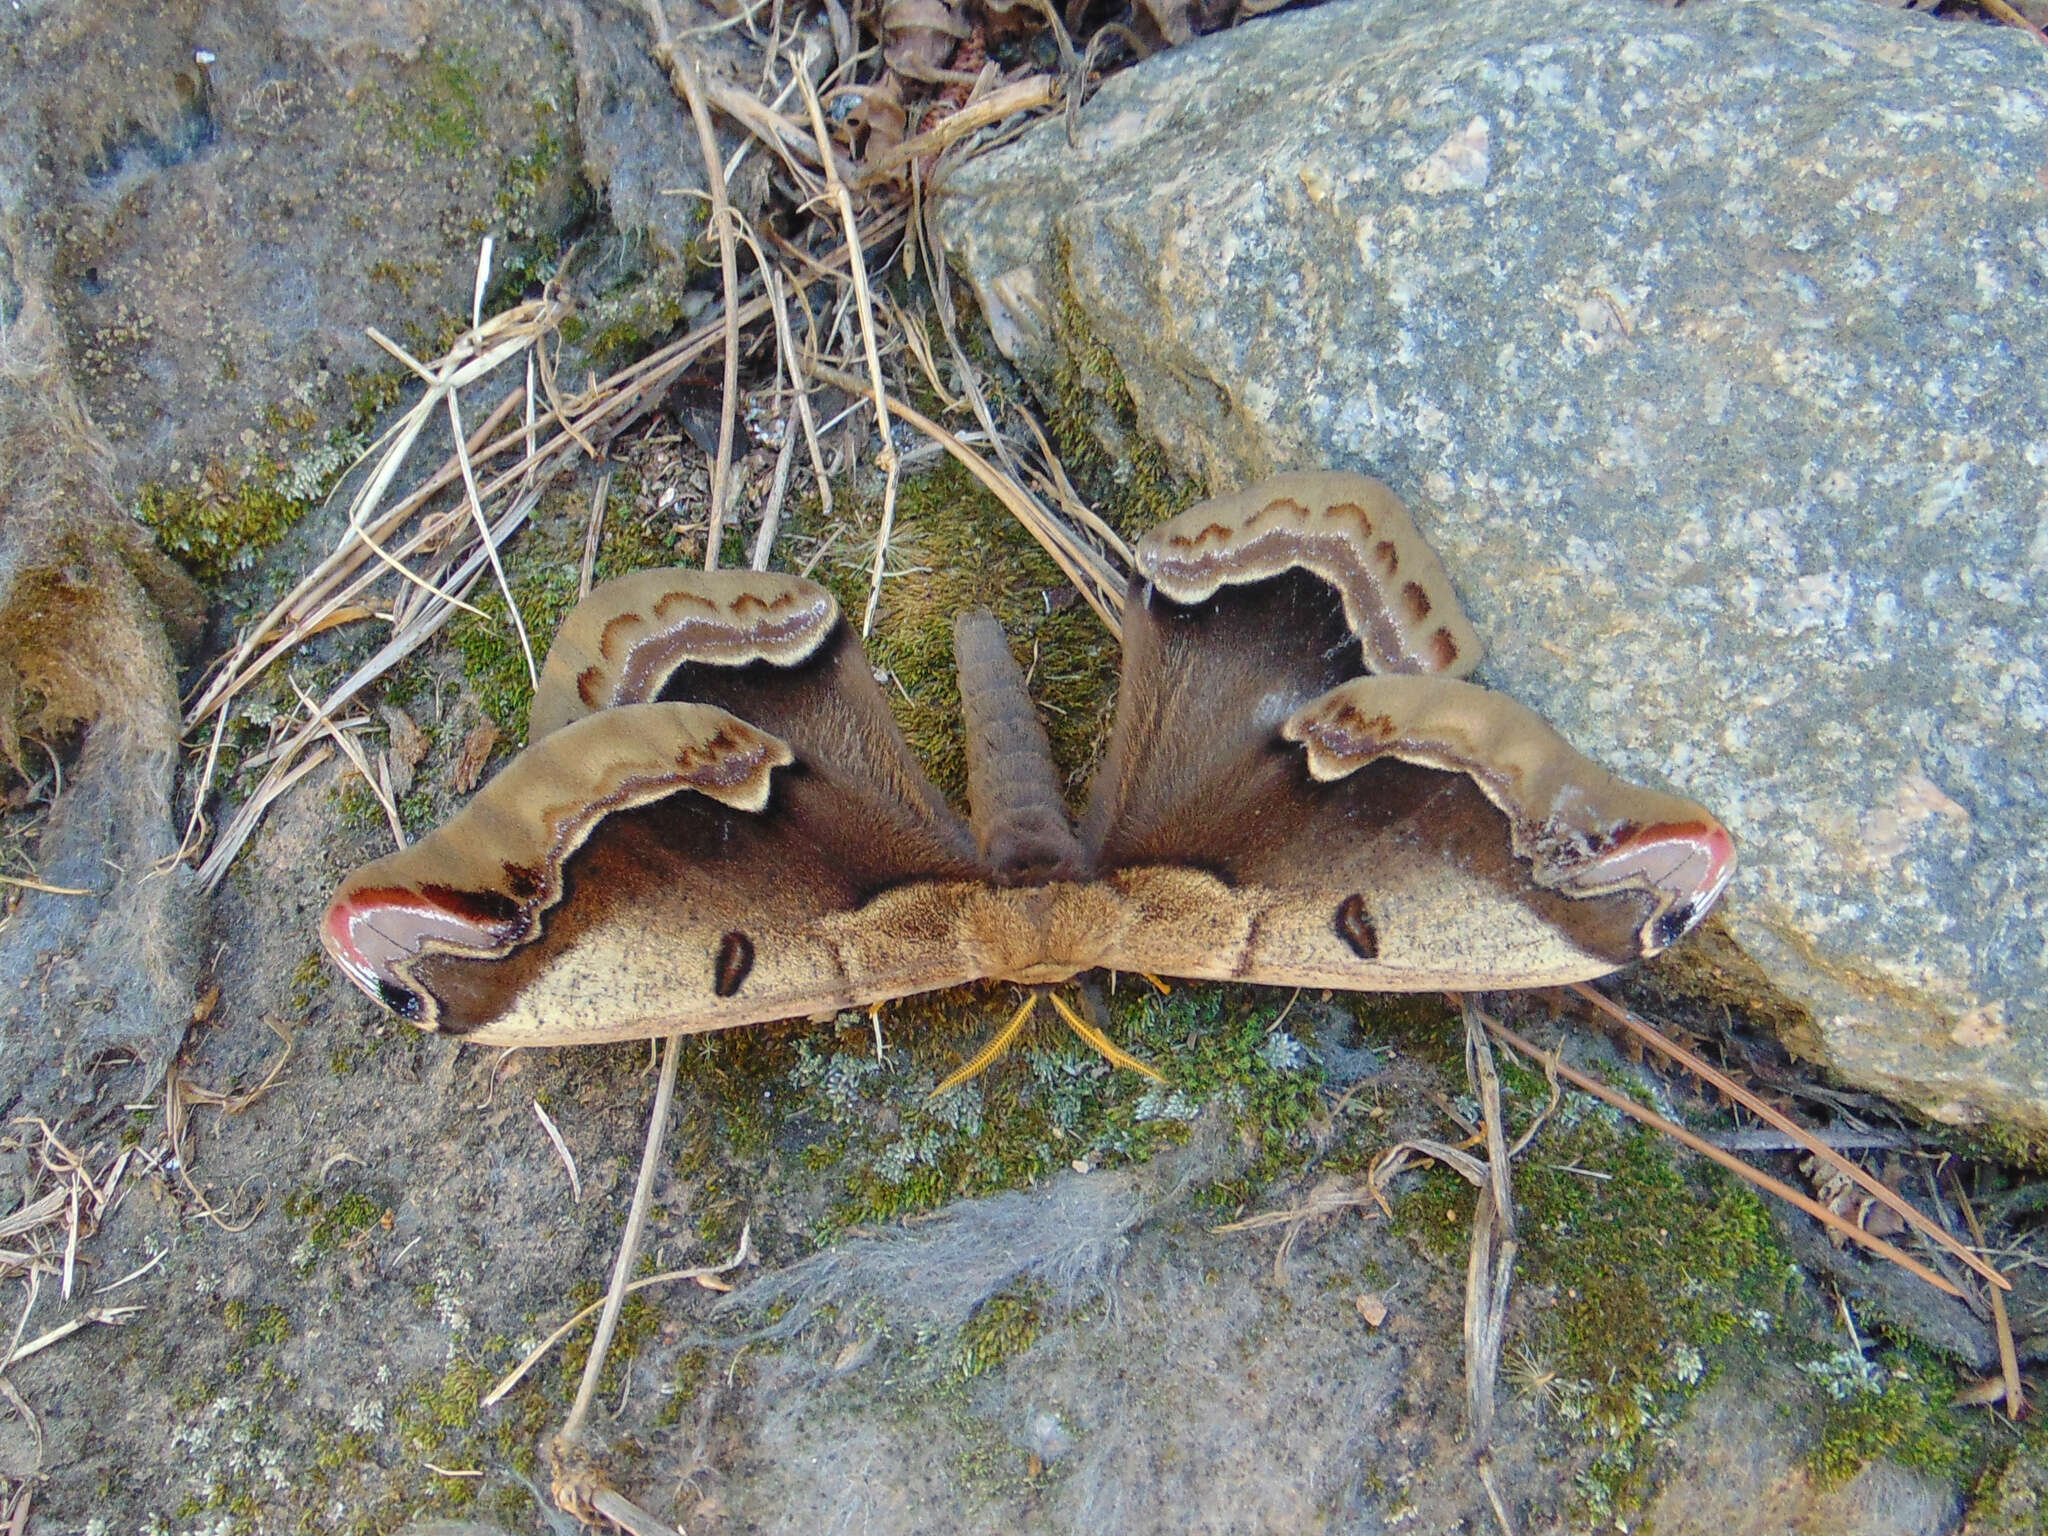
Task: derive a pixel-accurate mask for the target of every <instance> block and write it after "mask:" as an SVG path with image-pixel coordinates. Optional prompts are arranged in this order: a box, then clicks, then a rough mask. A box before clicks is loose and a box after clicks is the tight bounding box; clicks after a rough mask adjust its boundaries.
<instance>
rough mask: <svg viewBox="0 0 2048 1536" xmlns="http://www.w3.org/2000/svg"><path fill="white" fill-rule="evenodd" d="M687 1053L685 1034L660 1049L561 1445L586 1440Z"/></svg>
mask: <svg viewBox="0 0 2048 1536" xmlns="http://www.w3.org/2000/svg"><path fill="white" fill-rule="evenodd" d="M682 1056H683V1037H682V1036H681V1035H670V1036H669V1037H668V1047H667V1049H665V1050H664V1051H663V1052H662V1053H661V1082H660V1085H659V1086H658V1087H657V1088H656V1089H655V1090H654V1113H653V1114H651V1115H649V1116H648V1119H647V1150H646V1151H645V1153H644V1154H642V1156H641V1159H640V1177H639V1179H638V1181H637V1182H636V1183H635V1184H634V1186H633V1204H632V1206H631V1207H630V1209H628V1211H627V1213H626V1230H625V1233H624V1234H623V1235H622V1236H621V1237H620V1239H619V1256H618V1259H617V1261H616V1262H615V1263H614V1264H613V1265H612V1284H611V1291H610V1293H609V1294H608V1295H606V1297H605V1299H604V1313H603V1315H602V1316H600V1317H599V1318H598V1320H597V1336H596V1337H595V1338H594V1339H592V1340H591V1342H590V1358H589V1360H587V1361H586V1362H585V1363H584V1367H583V1380H582V1383H581V1384H580V1385H579V1386H578V1387H577V1389H576V1401H575V1402H574V1403H573V1404H572V1405H571V1406H570V1408H569V1417H568V1418H567V1420H565V1421H564V1422H563V1425H562V1430H561V1433H560V1434H558V1435H556V1436H555V1440H556V1443H557V1444H561V1445H574V1444H576V1443H577V1442H578V1441H580V1440H581V1439H582V1438H583V1422H584V1420H586V1419H588V1418H589V1417H590V1404H591V1401H592V1400H593V1399H594V1398H595V1397H596V1396H597V1379H598V1377H600V1376H602V1375H603V1374H604V1363H605V1355H606V1354H607V1353H608V1352H609V1351H610V1349H611V1347H612V1335H613V1333H615V1332H616V1331H617V1330H618V1326H619V1308H620V1307H621V1306H623V1305H624V1304H625V1300H626V1285H627V1277H628V1276H630V1275H631V1274H632V1273H633V1261H634V1260H635V1259H636V1258H637V1257H638V1256H639V1252H640V1232H641V1229H642V1228H643V1227H645V1226H646V1225H647V1207H648V1206H649V1205H650V1204H651V1203H652V1202H653V1199H654V1175H655V1170H656V1169H657V1168H658V1167H659V1165H660V1163H661V1143H662V1138H663V1137H665V1136H666V1135H667V1134H668V1109H669V1100H670V1099H672V1098H673V1097H674V1096H675V1090H676V1066H677V1063H679V1062H680V1061H681V1060H682Z"/></svg>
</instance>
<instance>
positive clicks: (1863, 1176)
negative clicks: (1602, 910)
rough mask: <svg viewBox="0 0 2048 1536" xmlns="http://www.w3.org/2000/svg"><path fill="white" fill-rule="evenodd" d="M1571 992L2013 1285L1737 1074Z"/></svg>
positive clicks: (1596, 999)
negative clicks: (1765, 1098) (1741, 1081)
mask: <svg viewBox="0 0 2048 1536" xmlns="http://www.w3.org/2000/svg"><path fill="white" fill-rule="evenodd" d="M1572 991H1574V992H1576V993H1578V995H1579V996H1581V997H1583V998H1585V999H1586V1001H1588V1002H1590V1003H1591V1004H1592V1005H1593V1006H1594V1007H1595V1008H1597V1009H1599V1010H1600V1011H1601V1012H1602V1013H1604V1014H1606V1015H1607V1016H1608V1017H1609V1018H1611V1019H1613V1020H1614V1021H1615V1022H1616V1023H1618V1024H1620V1025H1621V1026H1622V1027H1623V1028H1624V1029H1626V1030H1628V1032H1629V1033H1630V1034H1632V1035H1634V1036H1635V1037H1636V1038H1637V1039H1638V1040H1641V1041H1642V1042H1643V1043H1644V1044H1645V1045H1647V1046H1649V1047H1650V1048H1651V1049H1652V1050H1654V1051H1656V1052H1657V1053H1658V1054H1659V1055H1662V1056H1665V1057H1668V1058H1669V1059H1670V1060H1672V1061H1675V1062H1677V1063H1679V1064H1680V1065H1681V1066H1683V1067H1684V1068H1685V1069H1686V1070H1687V1071H1689V1072H1691V1073H1694V1074H1695V1075H1696V1076H1698V1077H1699V1078H1701V1079H1702V1080H1703V1081H1705V1082H1707V1083H1710V1084H1712V1085H1713V1086H1714V1087H1715V1088H1717V1089H1719V1090H1720V1091H1721V1092H1722V1093H1725V1094H1727V1095H1728V1097H1729V1098H1731V1099H1733V1100H1734V1101H1735V1102H1736V1103H1738V1104H1740V1105H1741V1106H1742V1107H1743V1108H1744V1109H1746V1110H1748V1111H1749V1112H1750V1113H1751V1114H1753V1115H1755V1116H1756V1117H1757V1118H1758V1119H1759V1120H1761V1121H1763V1122H1764V1123H1765V1124H1766V1125H1769V1126H1771V1127H1773V1128H1774V1129H1776V1130H1779V1131H1782V1132H1784V1133H1785V1134H1786V1135H1787V1136H1791V1137H1793V1138H1795V1139H1796V1140H1797V1141H1798V1142H1799V1144H1800V1145H1801V1146H1802V1147H1804V1148H1805V1149H1806V1150H1807V1151H1808V1152H1810V1153H1812V1154H1813V1156H1814V1157H1816V1158H1818V1159H1819V1160H1820V1161H1821V1162H1823V1163H1825V1164H1827V1165H1828V1166H1829V1167H1830V1168H1834V1169H1836V1170H1838V1171H1839V1172H1840V1173H1841V1174H1842V1175H1843V1176H1844V1177H1845V1178H1848V1179H1850V1180H1852V1181H1853V1182H1854V1183H1856V1184H1857V1185H1859V1186H1860V1187H1861V1188H1862V1189H1863V1190H1864V1191H1865V1192H1866V1193H1867V1194H1869V1195H1870V1196H1872V1197H1873V1198H1874V1199H1876V1200H1877V1201H1878V1202H1879V1203H1880V1204H1882V1205H1883V1206H1885V1207H1886V1208H1887V1209H1888V1210H1890V1211H1891V1212H1892V1213H1893V1214H1895V1215H1896V1216H1897V1217H1898V1218H1899V1219H1900V1220H1901V1221H1903V1222H1905V1223H1906V1224H1907V1225H1908V1226H1910V1227H1912V1228H1913V1229H1914V1230H1916V1231H1917V1232H1919V1233H1920V1234H1921V1235H1922V1236H1923V1237H1925V1238H1927V1239H1928V1240H1929V1241H1930V1242H1932V1243H1933V1244H1934V1245H1935V1246H1936V1247H1938V1248H1943V1249H1946V1250H1947V1251H1948V1252H1949V1253H1951V1254H1953V1255H1954V1256H1955V1257H1956V1258H1957V1259H1959V1260H1961V1261H1962V1262H1963V1263H1964V1264H1967V1265H1968V1266H1969V1267H1970V1268H1971V1269H1973V1270H1975V1271H1976V1272H1977V1274H1978V1275H1979V1276H1980V1277H1982V1278H1983V1279H1984V1280H1986V1281H1988V1282H1990V1284H1992V1285H1993V1286H1995V1287H1997V1288H1998V1289H2000V1290H2011V1289H2012V1282H2011V1281H2009V1280H2007V1279H2006V1278H2005V1276H2003V1275H2001V1274H2000V1273H1999V1272H1998V1271H1997V1269H1995V1268H1994V1267H1993V1266H1992V1265H1990V1264H1987V1263H1986V1262H1985V1261H1984V1260H1983V1259H1981V1258H1979V1257H1978V1256H1977V1255H1976V1254H1975V1253H1974V1252H1972V1251H1971V1249H1970V1248H1969V1247H1968V1245H1966V1244H1964V1243H1961V1242H1958V1241H1957V1240H1956V1238H1955V1237H1954V1236H1953V1235H1952V1234H1951V1233H1950V1232H1949V1231H1948V1230H1947V1229H1946V1228H1944V1227H1943V1226H1942V1225H1941V1223H1939V1222H1937V1221H1935V1220H1934V1219H1933V1218H1931V1217H1928V1216H1924V1215H1922V1214H1921V1213H1920V1210H1919V1208H1918V1207H1917V1206H1915V1205H1914V1204H1913V1203H1912V1202H1911V1201H1910V1200H1908V1199H1906V1197H1905V1196H1903V1195H1901V1194H1900V1193H1899V1192H1898V1191H1897V1190H1895V1189H1893V1188H1892V1187H1891V1186H1890V1185H1888V1184H1886V1183H1885V1182H1884V1181H1883V1180H1882V1179H1880V1178H1878V1177H1877V1176H1876V1175H1875V1174H1873V1173H1871V1172H1870V1171H1869V1170H1868V1169H1867V1168H1865V1167H1863V1166H1862V1164H1860V1163H1858V1162H1857V1161H1856V1160H1855V1159H1853V1158H1849V1157H1844V1156H1843V1155H1842V1154H1841V1153H1840V1152H1837V1151H1836V1150H1835V1149H1834V1148H1833V1147H1831V1146H1829V1145H1828V1144H1827V1143H1826V1142H1824V1141H1822V1140H1821V1139H1820V1138H1819V1137H1817V1136H1814V1135H1812V1134H1810V1133H1809V1132H1808V1131H1807V1130H1806V1128H1805V1127H1804V1126H1802V1125H1800V1124H1799V1123H1798V1122H1797V1121H1795V1120H1793V1119H1791V1118H1790V1117H1789V1116H1787V1115H1784V1114H1782V1113H1780V1112H1779V1111H1778V1110H1776V1109H1774V1108H1773V1107H1772V1106H1771V1105H1770V1104H1769V1103H1767V1102H1766V1101H1765V1100H1763V1099H1761V1098H1759V1097H1758V1096H1757V1095H1756V1094H1754V1093H1751V1092H1750V1091H1749V1090H1748V1089H1747V1088H1745V1087H1743V1086H1742V1085H1741V1084H1740V1083H1738V1082H1736V1081H1735V1079H1734V1078H1732V1077H1730V1076H1728V1074H1727V1073H1725V1072H1722V1071H1720V1070H1718V1069H1717V1068H1715V1067H1714V1066H1712V1065H1711V1064H1710V1063H1708V1062H1705V1061H1702V1060H1701V1059H1700V1058H1699V1057H1698V1056H1695V1055H1694V1054H1693V1053H1692V1052H1691V1051H1688V1050H1687V1049H1686V1048H1685V1047H1684V1046H1682V1045H1680V1044H1679V1043H1678V1042H1677V1041H1676V1040H1672V1039H1670V1038H1668V1037H1667V1036H1666V1035H1664V1034H1663V1033H1662V1032H1661V1031H1659V1030H1657V1029H1655V1028H1653V1027H1652V1026H1651V1025H1650V1024H1649V1023H1648V1021H1646V1020H1644V1019H1642V1018H1640V1017H1638V1016H1637V1015H1636V1014H1634V1013H1632V1012H1631V1011H1630V1010H1628V1009H1626V1008H1624V1007H1622V1006H1621V1005H1620V1004H1619V1003H1616V1002H1614V1001H1613V1000H1612V999H1611V998H1608V997H1605V996H1603V995H1602V994H1601V993H1599V992H1596V991H1594V990H1593V989H1592V988H1591V987H1589V986H1586V985H1584V984H1583V983H1581V984H1579V985H1577V986H1574V987H1573V988H1572ZM1944 1289H1946V1287H1944Z"/></svg>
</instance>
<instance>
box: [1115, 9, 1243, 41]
mask: <svg viewBox="0 0 2048 1536" xmlns="http://www.w3.org/2000/svg"><path fill="white" fill-rule="evenodd" d="M1234 5H1235V0H1139V5H1138V10H1137V15H1136V19H1137V20H1138V21H1139V22H1140V23H1142V25H1141V26H1140V28H1139V30H1140V32H1141V34H1142V33H1145V32H1149V33H1151V34H1152V36H1153V37H1155V38H1157V39H1158V41H1159V42H1160V43H1161V44H1162V45H1164V46H1165V47H1168V48H1178V47H1180V46H1181V45H1182V44H1183V43H1189V42H1193V41H1194V38H1195V34H1196V33H1197V32H1213V31H1215V30H1216V29H1217V28H1218V27H1220V26H1222V25H1223V23H1224V22H1226V21H1227V20H1229V19H1230V15H1231V11H1232V9H1233V6H1234Z"/></svg>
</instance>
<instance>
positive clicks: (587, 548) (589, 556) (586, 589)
mask: <svg viewBox="0 0 2048 1536" xmlns="http://www.w3.org/2000/svg"><path fill="white" fill-rule="evenodd" d="M611 499H612V472H611V471H610V470H606V471H605V472H604V473H603V474H601V475H599V476H598V477H597V484H595V485H593V486H592V487H591V488H590V522H589V525H588V526H587V527H586V528H585V529H584V533H583V564H582V566H581V568H580V569H579V570H578V572H577V575H576V601H577V602H579V603H580V602H582V601H583V599H584V598H586V597H588V596H590V586H591V582H592V580H593V579H594V578H595V577H596V575H597V546H598V544H599V543H600V541H602V540H603V538H604V512H605V508H606V507H607V506H609V505H610V504H611Z"/></svg>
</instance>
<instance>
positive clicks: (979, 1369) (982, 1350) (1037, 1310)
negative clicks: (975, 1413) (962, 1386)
mask: <svg viewBox="0 0 2048 1536" xmlns="http://www.w3.org/2000/svg"><path fill="white" fill-rule="evenodd" d="M1044 1321H1045V1317H1044V1313H1043V1311H1042V1309H1041V1304H1040V1300H1039V1298H1038V1297H1037V1296H1036V1295H1035V1294H1033V1293H1030V1292H1005V1293H1004V1294H1002V1295H1000V1296H991V1297H990V1298H989V1299H988V1300H987V1301H985V1302H983V1303H982V1304H981V1306H980V1307H978V1308H977V1309H976V1310H975V1313H974V1315H973V1316H972V1317H970V1318H969V1319H968V1320H967V1322H966V1324H965V1325H964V1326H963V1327H962V1328H961V1330H960V1335H959V1337H958V1338H957V1339H956V1340H955V1341H954V1345H953V1368H954V1369H955V1370H956V1371H958V1372H959V1374H960V1375H961V1376H962V1377H963V1378H966V1379H969V1380H971V1379H973V1378H974V1377H976V1376H980V1375H982V1374H983V1373H985V1372H988V1371H992V1370H994V1369H995V1368H996V1367H997V1366H999V1365H1002V1364H1003V1363H1004V1362H1005V1361H1007V1360H1009V1359H1011V1358H1012V1357H1014V1356H1017V1355H1021V1354H1023V1353H1024V1351H1025V1350H1027V1349H1029V1348H1030V1347H1031V1346H1032V1345H1033V1344H1035V1343H1037V1342H1038V1333H1039V1329H1040V1328H1041V1327H1042V1326H1043V1325H1044Z"/></svg>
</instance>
